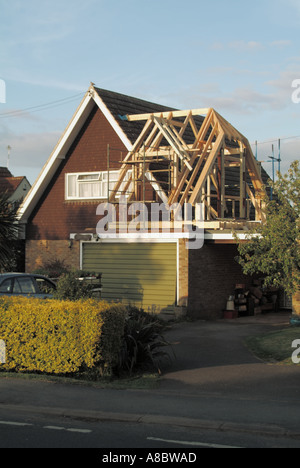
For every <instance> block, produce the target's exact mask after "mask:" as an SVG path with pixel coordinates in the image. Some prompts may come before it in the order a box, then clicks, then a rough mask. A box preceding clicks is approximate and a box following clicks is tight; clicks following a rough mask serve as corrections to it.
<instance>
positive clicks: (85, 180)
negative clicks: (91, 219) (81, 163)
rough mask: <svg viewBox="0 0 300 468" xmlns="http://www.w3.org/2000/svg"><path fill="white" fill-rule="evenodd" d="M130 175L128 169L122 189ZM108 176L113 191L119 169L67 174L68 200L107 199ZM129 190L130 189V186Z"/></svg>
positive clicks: (110, 188)
mask: <svg viewBox="0 0 300 468" xmlns="http://www.w3.org/2000/svg"><path fill="white" fill-rule="evenodd" d="M130 175H131V171H128V172H127V174H126V178H125V180H124V182H123V183H122V185H121V187H120V190H122V187H124V185H125V184H126V182H127V181H128V180H129V178H130ZM108 177H109V190H110V191H111V190H113V188H114V186H115V183H116V182H117V180H118V178H119V171H109V173H108V172H107V171H105V172H87V173H82V172H81V173H76V174H66V200H85V199H101V198H103V199H107V196H108ZM128 190H129V191H130V188H129V189H128Z"/></svg>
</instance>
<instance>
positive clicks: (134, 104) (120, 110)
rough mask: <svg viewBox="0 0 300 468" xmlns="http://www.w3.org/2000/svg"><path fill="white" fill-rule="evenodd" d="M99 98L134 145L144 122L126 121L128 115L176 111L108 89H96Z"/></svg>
mask: <svg viewBox="0 0 300 468" xmlns="http://www.w3.org/2000/svg"><path fill="white" fill-rule="evenodd" d="M94 89H95V91H96V92H97V94H98V96H99V97H100V98H101V99H102V101H103V102H104V104H105V105H106V107H107V108H108V109H109V110H110V112H111V114H112V115H113V117H114V118H115V120H116V121H117V122H118V124H119V125H120V127H121V128H122V130H123V132H124V133H125V134H126V135H127V137H128V139H129V140H130V142H131V143H132V144H133V143H134V142H135V141H136V139H137V138H138V136H139V135H140V133H141V131H142V130H143V127H144V123H143V122H139V121H137V122H129V121H128V120H127V119H126V115H128V114H144V113H155V112H166V111H174V110H176V109H174V108H171V107H166V106H162V105H160V104H155V103H153V102H148V101H144V100H143V99H138V98H135V97H131V96H126V95H125V94H120V93H115V92H113V91H108V90H106V89H100V88H96V87H95V88H94Z"/></svg>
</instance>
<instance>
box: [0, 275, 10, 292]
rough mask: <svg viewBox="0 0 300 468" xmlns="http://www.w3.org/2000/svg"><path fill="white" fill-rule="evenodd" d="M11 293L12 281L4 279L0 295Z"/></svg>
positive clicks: (0, 287)
mask: <svg viewBox="0 0 300 468" xmlns="http://www.w3.org/2000/svg"><path fill="white" fill-rule="evenodd" d="M11 292H12V279H11V278H9V279H6V280H4V281H3V283H2V284H1V286H0V293H11Z"/></svg>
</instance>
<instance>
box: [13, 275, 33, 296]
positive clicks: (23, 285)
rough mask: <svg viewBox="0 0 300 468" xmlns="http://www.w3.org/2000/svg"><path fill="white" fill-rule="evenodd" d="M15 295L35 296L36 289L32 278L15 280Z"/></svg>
mask: <svg viewBox="0 0 300 468" xmlns="http://www.w3.org/2000/svg"><path fill="white" fill-rule="evenodd" d="M14 293H19V294H34V293H35V287H34V284H33V281H32V279H31V278H18V279H15V284H14Z"/></svg>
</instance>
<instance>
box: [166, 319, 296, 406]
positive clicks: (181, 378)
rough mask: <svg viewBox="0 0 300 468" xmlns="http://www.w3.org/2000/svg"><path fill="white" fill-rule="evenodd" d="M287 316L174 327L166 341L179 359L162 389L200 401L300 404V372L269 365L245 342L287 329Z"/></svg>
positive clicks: (169, 368) (291, 368) (169, 371)
mask: <svg viewBox="0 0 300 468" xmlns="http://www.w3.org/2000/svg"><path fill="white" fill-rule="evenodd" d="M289 316H290V314H289V313H285V312H281V313H277V314H267V315H260V316H256V317H243V318H239V319H237V320H220V321H216V322H208V321H197V322H190V323H188V322H187V323H184V324H181V323H177V324H175V325H173V326H172V328H171V329H170V330H169V331H168V332H167V333H166V334H165V337H166V338H167V340H168V341H169V342H171V343H172V348H173V351H174V353H175V355H176V358H175V359H173V361H172V363H171V364H170V365H167V366H165V367H164V369H163V376H162V378H161V381H160V388H161V389H164V390H168V391H170V392H184V393H191V394H192V393H195V394H197V395H199V393H209V394H219V395H220V394H227V395H230V396H231V397H233V396H234V395H236V396H238V397H239V398H241V397H245V398H248V397H254V396H255V397H256V398H257V397H259V396H262V397H266V396H267V395H270V396H272V398H284V399H288V398H291V399H295V398H296V399H297V398H299V397H300V385H299V384H300V366H297V365H290V366H284V365H279V364H266V363H264V362H262V361H260V360H258V359H257V358H256V357H255V356H254V355H253V354H252V353H251V352H250V351H249V350H248V349H247V348H246V346H245V344H244V339H245V338H246V337H247V336H251V335H257V334H260V333H266V332H268V331H275V330H276V329H281V328H283V327H285V326H289ZM299 339H300V329H299ZM291 353H292V348H291Z"/></svg>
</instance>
